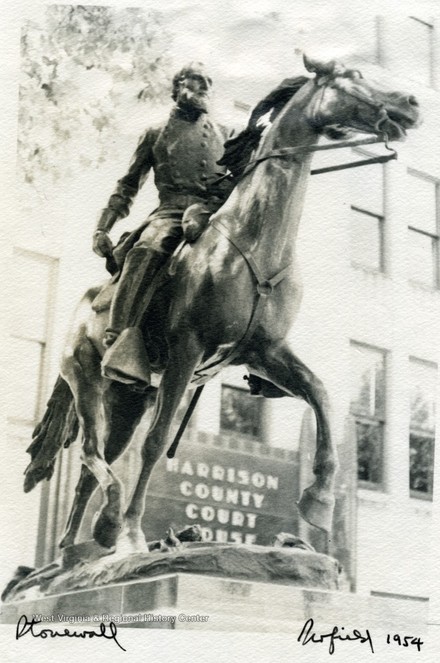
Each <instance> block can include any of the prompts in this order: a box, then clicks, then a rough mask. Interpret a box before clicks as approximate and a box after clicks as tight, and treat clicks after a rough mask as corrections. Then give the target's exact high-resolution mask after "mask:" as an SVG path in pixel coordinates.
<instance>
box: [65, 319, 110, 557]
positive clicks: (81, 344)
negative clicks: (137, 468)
mask: <svg viewBox="0 0 440 663" xmlns="http://www.w3.org/2000/svg"><path fill="white" fill-rule="evenodd" d="M62 375H63V377H64V379H65V380H66V381H67V382H68V384H69V386H70V389H71V390H72V394H73V397H74V400H75V409H76V413H77V416H78V420H79V423H80V426H81V429H82V432H83V453H82V457H81V460H82V462H83V464H84V465H85V466H86V467H87V468H88V470H89V471H90V473H91V474H93V475H94V476H95V477H96V479H97V481H98V483H99V485H100V487H101V489H102V491H103V494H104V506H103V508H102V509H101V515H102V514H104V515H103V517H105V519H106V530H104V529H103V528H102V527H101V528H100V531H99V534H101V536H100V537H99V536H98V537H96V536H95V538H96V540H97V541H98V543H100V544H101V545H103V546H107V547H110V546H111V545H113V542H114V540H115V538H116V535H117V532H118V531H119V529H120V526H121V499H122V495H121V493H122V486H121V483H120V481H119V480H118V479H117V478H116V476H115V475H114V474H113V472H112V470H111V469H110V466H109V464H108V463H107V461H106V460H105V443H106V441H107V439H108V435H109V430H108V428H109V427H108V417H106V416H105V412H104V408H103V401H102V396H103V387H104V381H103V379H102V377H101V374H100V357H99V354H98V352H97V351H96V349H95V347H94V346H93V344H92V343H91V341H90V340H89V339H88V338H87V335H86V333H85V329H84V328H82V329H80V330H79V332H78V335H77V338H76V342H75V343H74V345H73V350H72V351H71V352H69V353H68V354H66V355H65V356H64V358H63V362H62ZM87 476H88V475H87V473H86V472H84V473H83V474H82V480H83V486H84V485H87V484H89V486H90V485H92V482H91V480H90V479H88V478H87ZM83 490H85V488H83ZM89 490H90V489H89ZM89 496H90V494H89ZM76 500H77V502H78V507H79V508H80V505H81V507H84V508H85V504H82V501H81V500H80V499H79V495H78V494H77V495H76ZM79 513H80V511H78V515H79ZM71 522H72V521H71ZM75 526H76V527H78V526H79V523H78V522H77V523H76V525H75ZM70 542H73V541H72V539H71V537H69V536H67V538H66V537H64V539H63V543H64V545H66V544H68V543H70Z"/></svg>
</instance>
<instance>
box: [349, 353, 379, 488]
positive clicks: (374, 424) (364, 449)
mask: <svg viewBox="0 0 440 663" xmlns="http://www.w3.org/2000/svg"><path fill="white" fill-rule="evenodd" d="M351 376H352V383H351V405H350V410H351V413H352V414H353V415H354V418H355V423H356V440H357V456H358V461H357V465H358V480H359V481H360V482H362V485H363V486H364V487H367V488H373V489H380V488H382V487H383V440H384V424H385V353H384V352H383V351H382V350H376V349H373V348H370V347H368V346H365V345H361V344H359V343H352V347H351Z"/></svg>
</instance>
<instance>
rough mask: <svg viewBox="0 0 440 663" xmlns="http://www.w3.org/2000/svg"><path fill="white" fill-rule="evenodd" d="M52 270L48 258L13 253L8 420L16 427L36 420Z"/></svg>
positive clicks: (48, 313)
mask: <svg viewBox="0 0 440 663" xmlns="http://www.w3.org/2000/svg"><path fill="white" fill-rule="evenodd" d="M55 268H56V261H55V260H54V259H52V258H49V257H47V256H43V255H41V254H38V253H32V252H30V251H24V250H20V249H17V250H15V251H14V272H15V274H14V281H13V283H14V291H13V295H14V297H13V302H12V304H13V310H12V330H11V332H12V342H11V361H10V371H9V391H10V396H11V400H10V407H9V417H10V419H11V420H12V421H14V422H17V423H24V424H33V423H34V422H35V420H36V418H37V416H38V408H39V406H40V396H41V385H42V379H43V364H44V357H45V350H46V344H47V339H48V327H49V316H50V308H51V301H50V295H51V291H52V284H53V279H54V277H55Z"/></svg>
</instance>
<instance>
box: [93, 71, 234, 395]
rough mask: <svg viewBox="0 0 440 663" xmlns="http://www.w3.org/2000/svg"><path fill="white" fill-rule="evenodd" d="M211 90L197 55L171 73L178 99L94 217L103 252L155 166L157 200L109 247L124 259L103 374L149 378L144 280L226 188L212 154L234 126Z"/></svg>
mask: <svg viewBox="0 0 440 663" xmlns="http://www.w3.org/2000/svg"><path fill="white" fill-rule="evenodd" d="M211 90H212V80H211V78H210V77H209V76H208V74H207V73H206V71H205V68H204V65H203V64H202V63H200V62H192V63H190V64H189V65H188V66H186V67H184V68H183V69H182V70H181V71H179V72H178V73H177V74H176V75H175V76H174V79H173V91H172V98H173V100H174V101H175V102H176V104H175V106H174V108H173V109H172V110H171V114H170V116H169V118H168V119H167V120H166V121H165V122H164V123H162V124H161V125H159V126H158V127H155V128H149V129H147V131H146V132H145V133H144V134H143V136H142V137H141V139H140V141H139V144H138V147H137V149H136V151H135V153H134V156H133V159H132V162H131V165H130V168H129V170H128V173H127V174H126V175H125V176H124V177H123V178H122V179H120V180H119V181H118V183H117V186H116V190H115V191H114V193H113V194H112V196H111V197H110V199H109V202H108V204H107V207H106V208H105V209H104V210H103V212H102V215H101V218H100V220H99V222H98V225H97V229H96V231H95V234H94V239H93V250H94V251H95V253H97V254H98V255H99V256H101V257H107V258H108V257H110V256H111V254H112V252H113V247H112V243H111V240H110V238H109V236H108V232H109V231H110V230H111V228H112V227H113V225H114V224H115V223H116V222H117V221H118V220H119V219H123V218H125V217H126V216H127V215H128V214H129V210H130V207H131V204H132V202H133V199H134V198H135V196H136V194H137V193H138V191H139V189H140V188H141V186H142V184H143V183H144V181H145V179H146V177H147V175H148V172H149V171H150V169H153V172H154V180H155V184H156V187H157V189H158V192H159V207H158V208H157V209H156V210H154V212H153V213H152V214H150V216H149V217H148V219H147V221H146V222H145V223H144V224H142V226H141V227H140V228H138V229H137V230H136V231H134V232H133V233H130V234H129V235H128V237H126V238H125V239H124V241H122V242H120V244H119V245H118V246H117V247H116V250H115V252H114V258H115V259H116V262H117V263H118V267H120V266H121V263H122V262H123V268H122V272H121V274H120V278H119V282H118V284H117V288H116V292H115V295H114V297H113V301H112V304H111V309H110V322H109V327H108V328H107V330H106V333H105V339H104V345H105V346H106V347H107V348H108V349H107V352H106V354H105V356H104V359H103V365H102V366H103V374H104V375H105V376H106V377H109V378H112V379H114V380H119V381H122V382H126V383H130V382H135V381H136V382H141V383H144V384H149V380H150V370H149V362H148V358H147V355H146V352H145V349H144V344H143V339H142V335H141V333H140V329H139V327H138V326H137V325H138V324H139V321H140V317H141V316H142V314H143V313H145V309H146V306H147V305H148V302H146V301H145V298H144V296H145V295H147V299H151V294H150V293H149V292H148V290H152V288H148V286H149V285H150V283H151V282H152V281H153V279H154V277H155V275H156V274H157V273H158V271H159V270H160V269H161V267H162V266H163V265H164V264H165V263H166V262H167V260H168V258H169V256H170V255H171V254H172V253H173V252H174V250H175V249H176V247H177V246H178V244H179V243H180V242H181V241H182V239H183V238H184V228H185V226H186V233H185V236H186V237H187V238H188V239H190V240H194V239H195V235H196V232H195V227H197V228H199V227H200V225H201V224H202V223H203V222H204V221H207V219H208V218H209V216H210V215H211V214H212V213H213V212H214V211H216V210H217V209H218V207H219V206H220V205H221V204H222V202H223V201H224V199H225V197H226V196H227V195H228V193H229V190H230V184H229V181H228V180H227V179H224V180H223V181H222V183H221V184H219V185H215V183H214V184H213V182H214V181H215V180H217V179H218V177H219V175H222V174H224V173H225V168H224V167H221V166H218V165H217V161H218V160H219V159H220V157H221V156H222V154H223V145H224V142H225V140H226V139H227V138H228V137H229V136H230V135H231V133H232V132H231V131H229V130H228V129H226V127H224V126H221V125H220V124H218V123H217V122H215V121H214V120H213V119H212V118H211V115H210V112H209V107H210V96H211ZM189 207H191V210H190V213H189V214H187V215H186V217H185V219H183V216H184V213H185V210H187V208H189ZM183 221H184V223H183V224H182V222H183ZM124 330H125V333H124V334H121V332H124ZM116 341H117V342H116Z"/></svg>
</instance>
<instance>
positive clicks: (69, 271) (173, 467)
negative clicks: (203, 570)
mask: <svg viewBox="0 0 440 663" xmlns="http://www.w3.org/2000/svg"><path fill="white" fill-rule="evenodd" d="M353 21H354V24H353V26H354V29H357V30H359V34H361V35H362V42H360V43H361V44H362V47H360V48H359V50H358V51H357V54H356V57H354V56H353V57H344V59H345V61H346V63H347V64H350V65H352V66H355V67H358V68H359V69H361V71H362V72H363V73H364V74H365V75H366V76H367V75H368V76H372V77H373V78H377V79H379V80H381V81H384V82H385V83H388V84H389V86H390V87H391V88H393V89H402V90H406V91H408V92H410V93H411V94H414V95H415V96H416V97H417V98H418V100H419V102H420V105H421V108H422V113H423V118H424V123H423V125H422V126H421V127H420V128H419V129H417V130H414V131H413V132H411V133H410V135H409V136H408V139H407V142H406V143H402V144H396V145H393V147H396V149H397V150H398V153H399V157H398V160H397V161H391V162H389V163H388V164H386V165H378V164H377V165H373V166H368V167H364V168H359V169H353V170H345V171H342V172H334V173H329V174H326V175H318V176H314V177H312V178H311V181H310V185H309V189H308V193H307V196H306V205H305V209H304V213H303V218H302V222H301V229H300V235H299V239H298V243H299V244H298V246H299V258H300V263H301V265H302V273H303V281H304V293H305V294H304V299H303V303H302V307H301V311H300V314H299V317H298V320H297V321H296V323H295V324H294V326H293V329H292V331H291V337H290V341H291V343H292V347H293V348H294V349H295V352H296V354H297V355H298V356H299V357H300V358H301V359H302V360H303V361H304V362H305V363H306V364H308V365H309V366H310V367H311V368H312V369H313V370H314V371H315V372H316V373H317V374H318V375H319V376H320V377H321V378H322V380H323V381H324V383H325V385H326V386H327V388H328V391H329V394H330V397H331V400H332V405H333V410H334V414H335V421H336V426H335V431H336V432H335V434H336V441H337V444H338V448H339V451H340V457H341V471H340V474H339V479H338V489H337V509H336V514H335V527H334V532H333V535H332V537H331V539H330V540H326V539H325V537H324V536H323V535H322V534H319V533H318V534H317V533H316V532H315V533H314V532H312V531H311V528H310V527H308V526H306V525H305V524H304V523H301V522H300V519H299V517H298V515H297V511H296V506H295V503H296V501H297V500H298V499H299V495H300V490H301V489H302V488H303V487H305V485H307V484H308V482H309V481H310V474H311V464H312V460H313V445H314V420H313V413H312V412H311V410H310V409H309V408H308V407H307V406H306V405H305V404H303V403H302V402H299V401H295V400H293V399H290V398H283V399H279V400H266V399H262V398H253V397H251V396H250V395H249V393H248V390H247V387H246V382H244V381H243V375H245V373H246V370H245V369H244V368H243V367H234V368H228V369H227V370H225V371H224V372H223V373H222V374H221V376H220V377H217V378H216V379H214V380H213V381H212V382H210V383H208V385H207V386H206V388H205V390H204V393H203V396H202V398H201V401H200V403H199V405H198V408H197V410H196V412H195V414H194V417H193V419H192V421H191V424H190V426H189V428H188V431H187V433H186V434H185V437H184V438H183V440H182V442H181V444H180V448H179V451H178V454H177V455H176V458H175V459H173V460H168V461H167V460H166V459H165V458H164V459H163V460H161V461H160V463H159V464H158V466H157V468H156V469H155V472H154V475H153V479H152V482H151V485H150V488H149V493H148V498H147V512H146V518H145V533H146V536H147V539H154V538H158V537H161V536H163V535H164V534H165V530H166V528H167V527H168V526H170V525H172V526H174V527H176V528H180V527H183V526H184V525H186V524H191V523H199V524H200V525H201V526H202V527H203V528H204V532H205V536H206V537H207V538H208V539H210V540H217V541H230V542H245V543H259V544H268V543H270V542H271V539H272V538H273V536H274V535H275V534H277V533H278V532H281V531H290V532H293V533H299V534H300V535H301V536H304V537H306V538H308V539H309V540H310V541H311V542H312V543H313V544H314V545H315V546H316V547H317V549H319V550H323V551H328V552H330V553H332V554H335V555H336V556H338V557H339V558H340V560H341V562H342V564H343V566H344V569H345V571H344V582H345V587H346V588H348V587H350V588H351V589H352V590H355V591H357V592H359V593H363V594H374V595H379V596H397V597H415V598H419V599H420V600H426V599H427V598H428V597H429V588H430V583H429V568H428V561H429V558H428V550H429V537H430V523H431V510H432V495H433V457H434V437H435V426H434V420H435V413H434V403H435V396H436V393H435V392H436V383H437V364H436V362H437V352H438V339H439V337H440V290H439V288H440V273H439V269H440V267H439V234H440V215H439V183H440V161H439V159H438V156H437V155H438V154H440V128H439V125H438V117H439V116H440V70H439V62H440V59H439V58H440V52H439V46H438V31H437V30H438V28H437V27H436V25H435V24H434V22H433V21H431V19H430V18H429V17H424V16H412V17H402V18H401V19H399V20H398V21H397V20H395V19H394V18H377V17H374V18H372V20H371V22H370V23H369V24H365V23H363V24H362V26H360V25H356V19H353ZM321 27H322V26H321ZM315 30H317V28H315ZM293 33H294V34H293V35H292V43H297V44H298V49H299V50H300V49H301V48H302V43H303V42H302V41H301V40H303V41H304V39H305V37H304V35H303V34H301V33H300V31H298V33H297V34H296V35H295V31H293ZM402 34H406V35H407V36H408V38H407V39H402ZM337 38H338V35H337V34H336V35H334V39H335V43H337ZM295 39H296V41H295ZM296 73H303V72H302V71H301V66H300V55H299V52H298V69H297V71H296V72H291V71H285V72H284V74H283V75H284V76H289V75H292V74H293V75H294V74H296ZM257 74H258V72H257V73H255V76H257ZM280 80H281V77H279V76H278V74H277V73H274V75H273V77H271V76H269V75H267V74H264V72H263V74H262V77H261V78H259V79H258V81H256V80H254V79H252V78H251V77H249V80H246V78H245V77H244V76H243V75H242V76H241V78H240V80H238V79H237V78H234V77H233V76H229V75H224V76H223V78H222V77H221V76H220V77H219V80H218V84H217V85H218V88H219V89H220V90H222V95H221V96H222V106H223V111H224V110H225V105H226V106H227V111H228V113H229V115H230V117H232V118H233V120H234V122H236V123H237V124H243V123H245V122H246V119H247V114H248V111H249V109H250V107H251V106H252V105H253V104H254V103H256V102H257V101H258V99H259V98H261V97H262V96H263V95H264V94H266V93H267V92H268V91H270V90H271V89H272V88H273V87H275V86H276V85H277V84H278V83H279V82H280ZM226 92H227V94H226ZM225 99H226V101H225ZM129 130H130V129H127V131H129ZM138 133H139V132H138ZM123 138H124V140H125V141H126V142H127V143H128V144H129V146H134V144H135V142H136V139H137V132H136V129H133V128H132V129H131V135H128V136H125V137H123ZM131 149H132V147H129V149H127V156H129V154H130V151H131ZM383 149H384V148H383V146H380V147H378V146H369V147H368V149H365V150H362V151H360V150H359V152H358V151H354V150H353V151H352V154H345V155H343V156H341V155H340V154H339V152H342V150H341V151H338V152H333V151H330V152H329V153H326V155H325V157H324V156H319V157H315V161H314V166H321V165H330V164H335V163H339V162H340V161H344V160H350V158H352V157H353V158H362V156H363V155H364V154H367V155H369V154H376V153H382V152H383ZM344 151H345V150H344ZM117 165H118V169H119V175H121V174H122V173H123V172H124V168H125V166H126V161H121V163H120V164H117ZM111 177H113V175H112V176H111ZM111 177H110V179H109V175H108V173H107V172H101V173H97V174H96V173H91V174H90V173H89V174H87V175H85V176H84V178H83V179H81V178H80V179H79V180H78V182H76V183H75V187H74V188H73V189H72V192H71V196H72V198H71V200H72V199H74V198H75V192H80V191H84V188H87V187H89V188H90V189H87V190H93V191H95V192H97V193H96V195H95V193H94V195H93V198H94V200H93V201H92V203H91V202H90V201H89V200H84V198H87V196H86V197H84V195H82V196H81V195H79V196H78V197H77V198H76V205H75V206H74V207H72V205H69V204H68V202H67V201H66V200H63V198H62V196H60V197H59V198H58V199H55V200H51V201H50V206H49V204H48V206H47V207H46V208H45V211H44V214H45V216H44V220H43V221H41V223H40V222H39V223H37V224H35V214H36V212H35V209H33V208H32V206H28V207H26V205H24V206H23V210H22V214H21V223H20V224H17V228H16V240H15V241H16V247H15V258H14V268H17V276H16V280H15V287H16V291H17V292H18V297H17V298H16V303H17V315H16V317H15V319H14V327H13V330H12V332H13V357H14V360H13V361H14V366H15V368H16V370H14V374H13V375H14V380H15V382H14V384H13V385H12V389H11V391H12V398H11V408H10V412H9V414H10V421H9V446H8V449H9V451H7V454H10V458H7V459H6V461H7V462H9V467H10V468H11V470H10V474H11V478H10V484H9V490H10V495H11V510H12V511H11V512H12V517H13V519H14V514H15V519H16V521H17V523H18V522H19V525H17V527H16V529H17V531H13V532H11V541H12V540H15V541H16V543H11V546H13V545H16V546H17V549H16V555H15V559H16V560H17V563H23V564H26V563H27V564H34V563H35V562H36V563H37V564H39V565H41V564H43V563H47V562H48V561H50V560H51V559H53V558H54V556H56V554H57V553H56V543H57V541H58V540H59V538H60V536H61V533H62V530H63V526H64V522H65V519H66V516H67V513H68V509H69V508H70V504H71V500H72V497H73V492H74V488H75V483H76V479H77V477H78V472H79V451H80V444H79V441H77V442H76V443H75V444H74V445H73V446H72V447H71V448H70V449H68V450H65V451H64V452H63V454H62V457H61V458H60V459H59V462H58V465H57V469H56V472H55V475H54V477H53V478H52V480H51V481H50V483H47V482H45V483H44V485H43V486H39V487H38V488H37V489H36V490H35V491H34V493H31V494H30V495H23V494H22V493H21V474H20V473H21V468H23V469H24V467H25V464H26V460H27V458H26V455H25V449H26V447H27V446H28V445H29V443H30V438H31V431H32V428H33V426H34V424H35V422H36V421H37V420H38V419H39V418H40V417H41V415H42V413H43V412H44V406H45V402H46V400H47V398H48V396H49V394H50V391H51V388H52V385H53V383H54V380H55V378H56V375H57V370H58V361H59V357H60V354H61V350H62V345H63V337H64V334H65V332H66V330H67V328H68V325H69V319H70V317H71V314H72V311H73V307H74V304H75V303H76V302H77V301H78V299H79V297H80V295H81V293H82V292H84V291H85V290H86V288H87V287H88V286H90V285H92V284H94V283H97V282H99V281H100V280H103V279H104V278H105V275H104V271H103V266H102V262H101V261H100V260H99V259H98V258H97V257H96V256H94V255H93V254H92V253H91V235H92V229H93V224H94V219H95V217H96V214H97V212H98V210H99V208H100V207H102V206H103V205H104V203H105V200H106V196H108V195H109V194H110V193H111V190H112V187H113V185H114V183H115V181H114V180H112V179H111ZM98 194H99V196H100V198H99V199H98ZM154 195H155V194H154V190H153V187H152V186H151V185H150V188H149V189H148V187H147V190H146V192H145V193H144V194H142V196H143V198H142V196H141V199H140V200H138V201H137V203H136V205H135V208H134V211H133V215H134V216H133V223H134V224H135V222H136V220H137V219H139V220H142V218H143V217H145V210H146V209H148V211H150V210H151V209H153V206H154V201H153V199H154ZM96 201H98V202H96ZM92 210H93V211H92ZM39 214H40V217H38V218H42V217H41V212H40V213H39ZM136 214H137V215H138V216H137V217H136ZM60 215H62V218H61V217H60ZM120 225H122V224H120ZM124 229H125V227H124V228H122V227H119V228H118V230H119V231H120V232H122V231H123V230H124ZM29 274H32V278H30V279H29V276H28V275H29ZM22 275H26V277H23V276H22ZM182 411H183V409H182ZM181 414H182V412H181V413H180V416H181ZM145 430H146V427H144V428H143V430H141V431H140V433H139V436H138V438H137V439H136V442H135V443H134V445H133V448H132V449H131V450H130V451H129V452H127V453H126V454H124V456H123V457H122V458H121V459H120V460H119V461H118V464H117V468H118V473H119V475H120V476H123V477H124V480H125V481H126V482H127V483H128V484H130V483H131V485H132V483H133V480H134V478H135V476H136V472H137V470H138V468H139V461H138V456H137V453H138V451H139V445H140V444H141V443H142V440H143V437H144V435H145ZM20 463H21V465H20ZM97 499H99V496H95V502H94V504H96V503H97V502H96V500H97ZM92 512H93V508H92V509H90V510H89V512H88V517H87V519H86V522H85V523H84V525H83V527H82V530H81V537H82V538H83V539H87V538H89V537H90V529H89V528H90V522H91V518H92V515H93V514H92ZM35 551H36V560H35V558H34V554H35ZM11 570H12V569H11Z"/></svg>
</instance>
